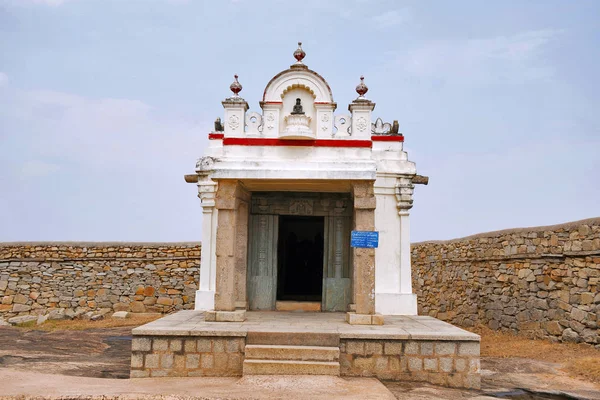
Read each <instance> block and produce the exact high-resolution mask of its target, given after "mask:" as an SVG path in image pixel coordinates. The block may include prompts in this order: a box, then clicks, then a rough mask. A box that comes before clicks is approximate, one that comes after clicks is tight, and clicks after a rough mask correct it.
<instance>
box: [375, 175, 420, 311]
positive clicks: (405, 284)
mask: <svg viewBox="0 0 600 400" xmlns="http://www.w3.org/2000/svg"><path fill="white" fill-rule="evenodd" d="M412 190H413V185H412V183H411V176H403V175H399V174H397V173H380V172H378V174H377V180H376V181H375V197H376V199H377V210H376V213H375V226H376V227H377V231H379V248H378V249H377V250H376V251H375V259H376V263H377V270H376V271H375V300H376V304H377V308H376V312H378V313H381V314H383V315H417V297H416V295H414V294H413V293H412V283H411V277H410V275H411V269H410V236H409V235H410V228H409V216H408V210H409V209H410V208H411V207H412Z"/></svg>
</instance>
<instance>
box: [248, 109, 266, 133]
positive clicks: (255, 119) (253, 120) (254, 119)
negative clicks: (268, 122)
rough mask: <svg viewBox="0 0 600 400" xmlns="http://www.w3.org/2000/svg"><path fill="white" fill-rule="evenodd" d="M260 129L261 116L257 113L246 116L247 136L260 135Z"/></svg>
mask: <svg viewBox="0 0 600 400" xmlns="http://www.w3.org/2000/svg"><path fill="white" fill-rule="evenodd" d="M261 127H262V115H260V114H259V113H257V112H250V113H247V114H246V133H247V134H248V135H258V134H260V131H261Z"/></svg>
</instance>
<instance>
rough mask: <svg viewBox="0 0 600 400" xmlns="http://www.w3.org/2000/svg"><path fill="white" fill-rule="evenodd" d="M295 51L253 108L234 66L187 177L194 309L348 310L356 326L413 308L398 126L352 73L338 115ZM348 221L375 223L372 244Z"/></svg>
mask: <svg viewBox="0 0 600 400" xmlns="http://www.w3.org/2000/svg"><path fill="white" fill-rule="evenodd" d="M294 56H295V57H296V59H297V62H296V63H295V64H293V65H292V66H291V67H290V68H289V69H286V70H284V71H282V72H280V73H279V74H277V75H275V76H274V77H273V79H271V81H270V82H269V83H267V85H266V87H265V90H264V93H263V97H262V99H261V101H260V107H261V108H262V112H261V113H256V112H248V103H247V102H246V101H245V100H244V99H243V98H242V97H240V95H239V92H240V91H241V89H242V86H241V85H240V84H239V82H238V78H237V76H236V78H235V82H234V83H233V84H232V85H231V91H232V92H233V96H231V97H228V98H227V99H225V100H224V101H223V107H224V109H225V116H224V119H223V122H222V123H221V121H220V119H219V120H218V121H217V123H216V124H215V125H216V126H215V131H214V132H212V133H211V134H209V139H210V143H211V145H210V149H209V151H208V153H207V155H206V156H205V157H203V158H201V159H200V160H199V162H198V164H197V168H196V175H192V176H191V177H188V179H189V180H192V181H194V182H196V181H197V182H198V191H199V197H200V199H201V201H202V208H203V213H204V222H203V226H202V238H203V243H202V244H203V246H202V261H201V262H202V266H201V270H200V271H201V272H200V274H201V276H200V288H199V290H198V292H197V295H196V309H197V310H210V311H211V314H210V315H211V317H213V318H216V320H232V319H233V320H243V319H244V311H245V310H278V309H279V310H283V309H286V310H289V309H293V308H295V307H299V308H304V309H311V310H318V311H340V312H349V313H350V314H349V315H348V321H349V322H350V323H353V324H367V325H369V324H381V323H382V318H381V317H378V316H376V315H378V314H379V315H391V314H395V315H416V314H417V299H416V296H415V295H414V294H413V292H412V285H411V269H410V239H409V210H410V208H411V207H412V201H413V200H412V193H413V188H414V180H415V177H417V175H416V168H415V164H414V163H413V162H411V161H409V160H408V157H407V154H406V152H404V151H403V149H402V147H403V141H404V136H403V135H402V134H401V133H398V130H397V124H396V125H395V126H392V124H389V123H382V121H381V119H378V120H376V121H375V120H374V119H373V118H372V115H371V114H372V112H373V109H374V108H375V103H374V102H373V101H371V100H369V99H368V98H367V97H366V94H367V91H368V88H367V86H366V85H365V84H364V82H363V79H362V77H361V81H360V84H359V85H358V86H357V87H356V91H357V92H358V97H357V98H356V99H355V100H354V101H352V103H350V104H349V105H348V111H349V114H343V113H342V114H337V115H336V114H334V112H335V110H336V108H337V103H336V102H335V100H334V98H333V94H332V91H331V88H330V87H329V84H328V83H327V81H326V80H325V79H324V78H323V77H322V76H321V75H319V74H318V73H316V72H315V71H312V70H310V69H309V68H308V67H307V66H306V65H305V64H304V63H303V58H304V56H305V53H304V51H303V50H302V49H301V48H300V47H299V48H298V50H297V51H296V52H295V53H294ZM417 178H420V177H417ZM353 230H356V231H377V232H379V243H378V247H377V248H352V247H351V246H350V236H351V235H350V232H351V231H353ZM294 303H295V304H294ZM298 303H304V304H298ZM213 310H214V312H212V311H213ZM232 313H233V314H232ZM234 314H235V315H234Z"/></svg>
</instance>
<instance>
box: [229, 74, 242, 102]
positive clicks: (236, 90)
mask: <svg viewBox="0 0 600 400" xmlns="http://www.w3.org/2000/svg"><path fill="white" fill-rule="evenodd" d="M233 77H234V78H235V81H233V83H232V84H231V86H229V89H230V90H231V91H232V92H233V96H234V97H238V93H240V92H241V91H242V85H241V84H240V83H239V82H238V76H237V74H236V75H234V76H233Z"/></svg>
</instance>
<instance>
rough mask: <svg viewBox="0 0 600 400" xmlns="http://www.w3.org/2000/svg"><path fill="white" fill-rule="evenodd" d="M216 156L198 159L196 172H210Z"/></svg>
mask: <svg viewBox="0 0 600 400" xmlns="http://www.w3.org/2000/svg"><path fill="white" fill-rule="evenodd" d="M215 161H217V159H216V158H214V157H210V156H206V157H202V158H200V159H198V161H196V172H208V171H212V170H213V168H214V165H215Z"/></svg>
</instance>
